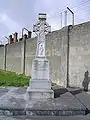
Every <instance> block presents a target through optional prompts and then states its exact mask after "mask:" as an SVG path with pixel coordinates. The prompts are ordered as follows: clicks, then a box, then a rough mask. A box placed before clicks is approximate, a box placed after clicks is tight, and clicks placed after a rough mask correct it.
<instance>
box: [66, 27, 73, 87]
mask: <svg viewBox="0 0 90 120" xmlns="http://www.w3.org/2000/svg"><path fill="white" fill-rule="evenodd" d="M71 27H72V25H69V26H68V30H67V86H66V87H69V52H70V51H69V50H70V29H71Z"/></svg>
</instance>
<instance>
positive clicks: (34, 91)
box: [27, 58, 54, 103]
mask: <svg viewBox="0 0 90 120" xmlns="http://www.w3.org/2000/svg"><path fill="white" fill-rule="evenodd" d="M27 97H28V103H29V102H32V101H33V100H34V101H42V100H47V99H51V98H54V93H53V90H52V89H51V80H50V73H49V61H48V60H47V59H46V58H35V59H34V61H33V64H32V79H31V80H30V84H29V87H28V88H27Z"/></svg>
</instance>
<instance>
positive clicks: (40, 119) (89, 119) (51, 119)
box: [0, 116, 90, 120]
mask: <svg viewBox="0 0 90 120" xmlns="http://www.w3.org/2000/svg"><path fill="white" fill-rule="evenodd" d="M0 120H90V116H59V117H58V116H36V117H35V116H33V117H30V116H14V117H7V116H6V117H5V116H2V117H0Z"/></svg>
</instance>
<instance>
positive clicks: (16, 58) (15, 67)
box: [6, 41, 23, 73]
mask: <svg viewBox="0 0 90 120" xmlns="http://www.w3.org/2000/svg"><path fill="white" fill-rule="evenodd" d="M22 44H23V41H22V42H18V43H13V44H9V45H7V53H6V70H8V71H13V72H17V73H21V68H22V66H21V63H22V51H21V49H22Z"/></svg>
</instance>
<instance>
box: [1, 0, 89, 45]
mask: <svg viewBox="0 0 90 120" xmlns="http://www.w3.org/2000/svg"><path fill="white" fill-rule="evenodd" d="M67 6H68V7H70V8H71V9H72V10H73V11H74V12H75V24H78V23H81V22H84V21H89V18H90V15H89V14H90V12H89V11H90V9H89V6H90V0H0V40H2V41H3V42H4V43H5V42H6V40H5V39H4V36H7V37H8V36H9V34H10V33H11V34H12V33H13V32H19V33H20V32H21V29H22V28H23V27H27V28H28V29H30V30H32V26H33V24H34V23H36V21H37V15H38V13H47V21H48V23H49V24H50V25H51V26H52V30H56V29H60V26H61V25H60V20H61V19H60V12H62V14H63V24H64V11H65V10H66V7H67ZM68 24H71V14H70V13H69V12H68Z"/></svg>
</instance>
